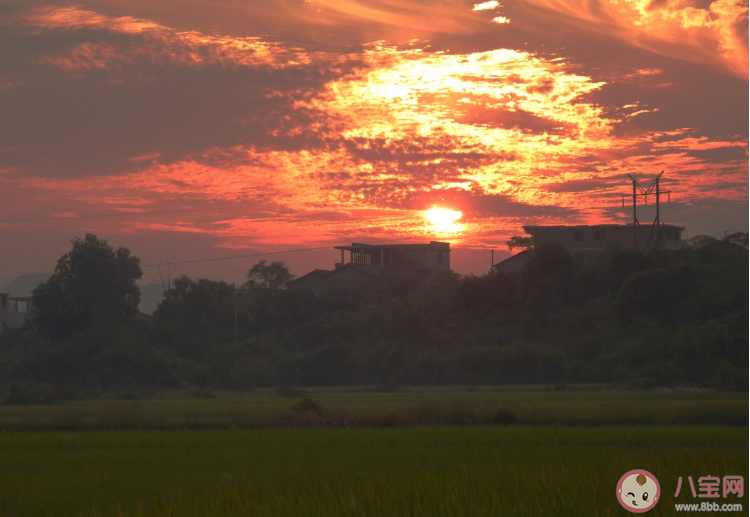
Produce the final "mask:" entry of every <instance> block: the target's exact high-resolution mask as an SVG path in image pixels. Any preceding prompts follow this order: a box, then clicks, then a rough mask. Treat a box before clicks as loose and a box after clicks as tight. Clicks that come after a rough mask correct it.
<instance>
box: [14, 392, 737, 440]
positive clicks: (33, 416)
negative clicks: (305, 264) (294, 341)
mask: <svg viewBox="0 0 750 517" xmlns="http://www.w3.org/2000/svg"><path fill="white" fill-rule="evenodd" d="M303 397H307V398H310V399H311V400H312V401H314V402H315V403H316V404H317V406H318V408H319V409H320V411H317V412H313V411H302V412H300V411H294V410H292V409H290V408H291V406H293V405H296V404H299V402H300V400H301V399H302V398H303ZM498 412H501V413H502V414H505V415H506V417H507V418H506V420H503V419H502V418H501V419H500V421H499V422H498V421H497V419H496V416H497V415H498ZM501 416H502V415H501ZM508 419H510V420H508ZM491 423H516V424H528V425H551V424H558V425H585V426H589V425H596V426H599V425H637V424H645V425H684V424H689V425H721V426H727V425H729V426H737V425H739V426H745V425H747V423H748V395H747V393H723V392H715V391H692V392H680V391H669V392H653V391H648V392H634V391H614V390H602V389H591V388H590V387H587V389H583V388H580V389H574V390H571V391H552V390H549V389H547V387H528V386H526V387H494V388H488V387H484V388H411V389H401V390H398V391H394V392H373V391H364V390H356V389H352V388H310V389H306V390H305V391H304V392H300V393H297V394H295V396H294V397H281V396H278V395H277V394H276V390H274V389H263V390H257V391H254V392H250V393H247V394H245V395H244V396H238V395H236V394H234V395H232V394H226V393H225V394H222V393H219V394H217V398H190V397H189V396H188V397H186V396H185V394H184V393H174V394H160V395H159V396H158V397H153V398H149V397H146V398H142V399H139V400H113V399H111V398H98V399H92V400H83V401H69V402H67V403H65V404H62V405H57V406H0V430H45V429H50V430H62V429H67V430H86V429H133V428H137V429H215V428H234V427H241V428H257V427H361V426H366V427H373V426H375V427H383V426H401V425H441V424H442V425H487V424H491Z"/></svg>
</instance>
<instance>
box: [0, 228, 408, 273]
mask: <svg viewBox="0 0 750 517" xmlns="http://www.w3.org/2000/svg"><path fill="white" fill-rule="evenodd" d="M403 240H407V238H402V239H388V240H382V241H375V242H372V244H382V243H384V242H398V241H403ZM331 248H332V246H330V245H329V246H316V247H312V248H299V249H293V250H281V251H269V252H265V253H248V254H244V255H230V256H226V257H212V258H203V259H193V260H182V261H178V262H158V263H155V264H144V265H141V267H142V268H144V267H159V266H179V265H182V264H197V263H202V262H216V261H220V260H234V259H239V258H252V257H263V256H266V255H281V254H284V253H299V252H302V251H316V250H325V249H331ZM51 275H52V273H37V274H33V275H16V276H0V280H8V279H12V278H21V277H22V276H51Z"/></svg>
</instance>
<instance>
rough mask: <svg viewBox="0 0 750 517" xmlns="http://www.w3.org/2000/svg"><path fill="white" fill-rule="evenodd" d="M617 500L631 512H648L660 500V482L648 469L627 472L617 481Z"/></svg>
mask: <svg viewBox="0 0 750 517" xmlns="http://www.w3.org/2000/svg"><path fill="white" fill-rule="evenodd" d="M617 500H618V501H620V504H621V505H622V506H623V508H625V509H626V510H628V511H629V512H633V513H642V512H647V511H649V510H650V509H651V508H653V507H654V506H656V502H657V501H658V500H659V482H658V481H657V480H656V477H655V476H654V475H653V474H651V473H650V472H648V471H646V470H640V469H637V470H631V471H630V472H626V473H625V475H623V476H622V477H621V478H620V481H619V482H618V483H617Z"/></svg>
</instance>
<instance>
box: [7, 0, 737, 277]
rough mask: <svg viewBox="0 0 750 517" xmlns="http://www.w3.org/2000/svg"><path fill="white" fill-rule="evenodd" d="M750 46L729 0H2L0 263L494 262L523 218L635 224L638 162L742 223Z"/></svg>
mask: <svg viewBox="0 0 750 517" xmlns="http://www.w3.org/2000/svg"><path fill="white" fill-rule="evenodd" d="M747 42H748V7H747V3H746V2H739V1H734V0H716V1H714V2H711V1H710V0H679V1H677V0H650V1H643V0H612V1H607V0H601V1H597V0H580V1H576V0H572V1H566V2H562V1H558V0H526V1H508V2H497V1H488V2H484V3H472V2H458V1H450V2H448V1H440V0H437V1H429V2H428V1H408V0H407V1H402V0H398V1H397V0H372V1H359V0H331V1H322V0H304V1H303V0H299V1H297V0H264V1H262V2H261V1H255V0H253V1H247V0H241V1H240V0H225V1H218V2H202V1H199V0H182V1H175V0H167V1H163V2H150V1H146V0H127V1H126V0H98V1H85V0H84V1H83V2H77V3H76V4H75V5H71V4H68V3H66V2H60V1H51V2H50V1H47V2H35V1H25V2H23V3H18V4H12V3H5V4H0V136H1V138H0V235H1V236H2V242H3V243H4V245H3V253H2V256H0V277H9V276H13V275H20V274H23V273H38V272H48V271H51V270H52V269H53V268H54V264H55V261H56V259H57V258H58V257H59V256H60V255H61V254H63V253H65V252H66V251H67V250H68V249H69V248H70V244H69V241H70V239H71V238H73V237H75V236H80V237H82V236H83V235H84V234H85V233H86V232H93V233H96V234H97V235H98V236H99V237H102V238H106V239H108V240H109V241H110V243H112V244H114V245H115V246H119V245H125V246H127V247H129V248H130V249H131V250H132V252H133V253H134V254H135V255H136V256H138V257H140V258H141V260H142V262H143V264H144V265H145V264H154V263H158V262H163V261H165V260H167V259H169V260H172V261H186V260H193V259H203V258H212V257H225V256H231V255H240V254H259V253H264V252H269V251H282V250H288V249H300V248H305V249H307V248H321V249H320V250H317V251H309V252H297V253H293V254H287V255H273V256H270V255H269V256H268V257H265V258H268V259H269V260H272V259H274V260H285V261H287V263H289V264H290V265H291V266H292V271H293V272H294V273H296V274H297V275H301V274H304V273H305V272H307V271H309V270H311V269H313V268H325V269H330V268H332V266H333V262H335V261H336V260H338V258H339V257H338V253H337V252H336V251H335V250H333V249H328V248H329V247H332V246H334V245H341V244H347V243H351V242H352V241H360V242H362V241H364V242H368V241H373V242H384V241H389V242H390V241H394V242H427V241H429V240H446V241H449V242H451V244H452V247H453V248H454V249H455V251H454V253H453V257H452V263H453V264H454V265H455V266H459V267H456V270H457V271H458V272H460V273H468V272H470V271H474V272H482V271H486V270H487V268H488V267H489V251H488V250H489V249H495V250H498V251H497V252H496V254H495V258H496V259H499V258H500V257H501V256H502V254H504V253H507V249H506V248H505V241H506V240H508V238H509V237H510V236H512V235H519V234H522V229H521V226H522V225H524V224H537V225H538V224H597V223H626V222H629V221H630V220H631V219H632V212H631V210H630V208H629V206H628V205H627V203H626V207H625V208H623V206H622V198H621V194H627V193H628V192H629V191H630V188H631V187H630V185H629V183H628V180H627V176H626V175H627V174H628V173H630V174H633V175H635V176H636V177H638V178H639V179H641V180H643V181H644V182H649V181H650V179H651V178H653V177H654V176H655V175H656V174H658V173H659V172H661V171H664V180H663V182H662V188H663V189H668V190H670V191H671V194H670V196H671V201H672V202H671V204H669V205H665V206H664V207H663V209H662V220H663V221H665V222H670V223H678V224H684V225H685V226H686V227H687V231H686V233H685V236H686V237H689V236H692V235H696V234H704V233H707V234H712V235H715V236H721V235H723V232H724V231H729V232H734V231H747V230H748V48H747ZM652 201H653V200H650V203H649V204H651V202H652ZM432 207H438V208H443V209H448V210H454V211H460V212H461V217H460V219H457V220H456V221H454V224H453V225H452V226H449V227H436V226H434V223H433V222H431V221H430V220H428V218H427V216H426V211H427V210H429V209H430V208H432ZM139 213H140V215H139ZM640 214H641V217H640V219H641V221H642V222H650V220H651V219H653V212H652V211H650V208H645V207H644V209H643V211H641V212H640ZM443 230H447V231H443ZM260 258H264V257H262V256H258V257H257V259H255V258H247V259H242V260H232V261H215V262H204V263H197V264H191V265H183V266H180V268H179V269H178V270H177V272H178V273H186V274H189V275H190V276H201V277H208V278H214V279H218V278H224V279H226V280H230V281H231V280H240V279H241V278H242V276H243V275H244V273H245V272H246V271H247V269H248V268H249V267H250V266H251V265H252V264H253V263H255V262H256V261H257V260H259V259H260ZM484 262H486V267H485V265H481V264H484ZM474 264H477V266H476V267H475V266H474ZM144 271H145V273H146V274H145V276H144V281H155V280H156V279H157V276H158V275H157V271H156V268H146V269H145V270H144ZM2 283H4V281H3V280H0V284H2Z"/></svg>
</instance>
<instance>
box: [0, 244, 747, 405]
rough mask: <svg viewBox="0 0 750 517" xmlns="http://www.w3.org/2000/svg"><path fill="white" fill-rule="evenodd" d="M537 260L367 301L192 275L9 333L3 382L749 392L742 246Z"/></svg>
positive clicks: (536, 256)
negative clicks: (145, 311) (56, 323)
mask: <svg viewBox="0 0 750 517" xmlns="http://www.w3.org/2000/svg"><path fill="white" fill-rule="evenodd" d="M531 253H533V256H532V258H531V259H530V260H529V261H528V263H527V265H526V267H525V269H524V270H523V271H521V273H520V274H507V273H496V274H492V275H485V276H482V277H475V276H468V277H461V276H459V275H455V274H450V275H447V276H445V277H443V278H442V279H441V280H440V282H439V283H437V284H436V285H433V286H431V287H429V288H426V289H417V290H412V291H411V292H407V293H404V292H403V290H397V289H394V290H393V291H391V292H390V293H389V294H387V295H384V296H381V297H378V298H372V297H371V298H366V297H363V298H362V299H361V300H335V299H325V298H323V299H321V298H315V297H314V296H313V295H312V294H311V293H308V292H302V291H295V290H287V289H268V288H265V289H263V288H258V283H255V284H250V285H246V286H243V287H236V286H235V285H233V284H228V283H226V282H222V281H212V280H206V279H198V280H193V279H190V278H188V277H180V278H178V279H176V280H175V281H174V282H173V285H172V288H171V289H169V290H168V291H167V292H166V293H165V297H164V300H163V301H162V303H161V304H160V305H159V307H158V309H157V310H156V312H155V314H154V316H153V317H144V316H140V317H136V316H131V317H130V320H129V323H128V324H127V325H114V324H111V325H107V324H105V323H102V324H97V325H88V326H86V327H85V328H82V329H71V331H70V332H66V333H64V334H62V335H59V336H56V337H55V338H54V339H52V338H50V337H49V336H50V334H49V332H47V330H48V327H45V326H44V325H42V324H39V325H38V329H39V330H41V331H43V332H42V333H41V334H38V333H37V332H36V330H35V328H34V327H30V328H28V329H26V330H24V331H20V332H7V331H6V333H5V334H4V335H3V336H2V338H1V341H0V385H2V386H5V388H4V389H5V392H6V393H7V392H8V387H9V386H10V385H15V386H16V387H15V389H16V391H18V389H22V390H23V389H28V390H31V389H32V386H33V389H36V390H41V392H42V393H46V392H45V391H44V389H43V388H44V387H45V386H60V385H64V386H69V387H70V388H71V389H81V388H83V389H86V388H88V389H111V388H115V387H123V386H125V387H127V386H148V387H155V388H159V387H169V386H175V387H176V386H192V387H195V388H197V389H213V388H224V389H232V390H238V391H239V390H244V389H249V388H253V387H257V386H295V385H297V386H299V385H378V386H396V385H456V384H466V385H489V384H528V383H547V384H554V385H556V386H557V387H558V388H564V387H565V386H566V385H567V384H570V383H606V384H618V385H621V386H626V387H633V388H650V387H657V386H697V387H715V388H720V389H730V390H737V389H742V390H744V389H747V383H748V368H747V365H748V251H747V249H745V248H744V246H743V245H742V244H737V243H734V242H731V241H728V240H725V241H717V240H707V241H705V242H702V243H700V245H696V246H695V247H693V248H686V249H684V250H681V251H662V252H656V251H648V252H645V251H637V250H619V251H613V252H611V253H607V254H603V255H601V256H600V257H599V258H598V259H594V260H589V261H586V262H584V263H582V264H575V263H574V261H573V260H572V258H571V256H570V254H569V253H568V252H567V251H566V250H565V249H563V248H561V247H559V246H557V245H540V246H537V247H536V249H534V250H532V251H531ZM61 260H62V259H61ZM277 269H278V268H277ZM251 271H252V270H251ZM281 273H282V275H283V269H282V270H281ZM275 286H276V287H280V286H279V285H275ZM19 386H20V388H19ZM24 386H26V387H27V388H24ZM40 386H41V387H42V388H40Z"/></svg>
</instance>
